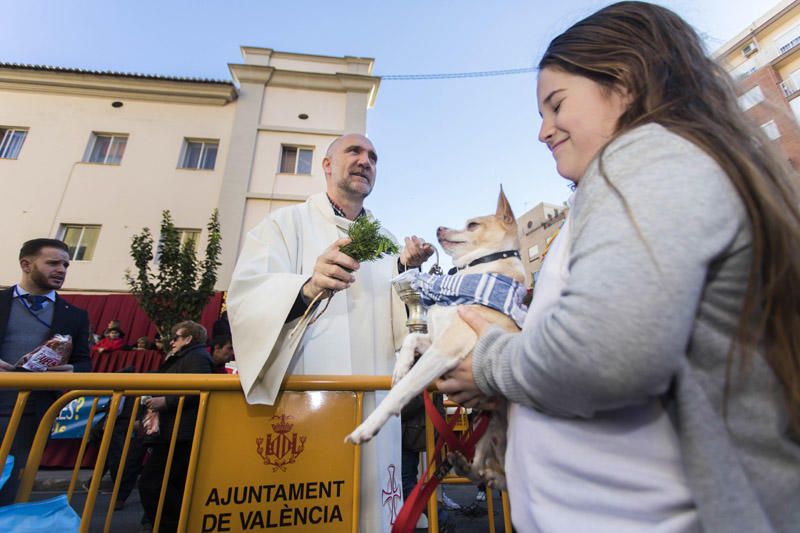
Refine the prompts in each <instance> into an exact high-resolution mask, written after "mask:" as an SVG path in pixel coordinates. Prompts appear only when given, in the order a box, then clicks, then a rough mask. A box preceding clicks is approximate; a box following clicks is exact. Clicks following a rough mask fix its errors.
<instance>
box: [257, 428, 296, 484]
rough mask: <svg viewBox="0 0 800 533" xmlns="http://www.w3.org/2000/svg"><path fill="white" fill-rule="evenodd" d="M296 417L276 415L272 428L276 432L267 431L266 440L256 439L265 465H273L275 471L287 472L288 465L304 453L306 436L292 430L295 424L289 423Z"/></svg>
mask: <svg viewBox="0 0 800 533" xmlns="http://www.w3.org/2000/svg"><path fill="white" fill-rule="evenodd" d="M293 418H294V417H292V416H287V415H285V414H283V415H275V416H273V417H272V421H273V422H272V429H273V430H275V433H267V434H266V435H265V436H266V442H265V439H264V438H263V437H259V438H257V439H256V451H257V452H258V455H259V456H261V459H263V460H264V464H265V465H269V466H271V467H272V471H273V472H277V471H278V470H281V471H282V472H286V465H289V464H292V463H294V462H295V461H296V460H297V457H298V456H299V455H300V454H301V453H303V450H304V449H305V444H306V437H304V436H302V435H298V434H297V432H293V433H291V434H290V433H289V432H290V431H292V426H294V424H291V423H289V421H290V420H292V419H293Z"/></svg>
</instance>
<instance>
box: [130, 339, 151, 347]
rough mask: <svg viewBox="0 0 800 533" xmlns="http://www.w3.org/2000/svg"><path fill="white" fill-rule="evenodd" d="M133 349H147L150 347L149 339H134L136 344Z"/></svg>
mask: <svg viewBox="0 0 800 533" xmlns="http://www.w3.org/2000/svg"><path fill="white" fill-rule="evenodd" d="M133 349H134V350H149V349H150V339H148V338H147V337H139V338H138V339H136V346H135V347H134V348H133Z"/></svg>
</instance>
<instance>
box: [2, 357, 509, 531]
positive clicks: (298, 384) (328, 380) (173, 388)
mask: <svg viewBox="0 0 800 533" xmlns="http://www.w3.org/2000/svg"><path fill="white" fill-rule="evenodd" d="M390 387H391V378H390V377H379V376H296V377H289V378H287V379H286V380H285V381H284V386H283V389H282V390H283V391H294V392H311V391H349V392H355V393H356V412H355V416H356V420H362V419H363V395H364V392H368V391H375V390H387V389H389V388H390ZM3 389H4V390H16V391H18V395H17V401H16V405H15V407H14V410H13V413H12V415H11V417H10V419H9V422H8V425H7V430H6V434H5V435H4V437H3V441H2V445H0V465H3V464H5V461H6V458H7V457H8V455H9V452H10V450H11V445H12V442H13V439H14V436H15V433H16V431H17V428H18V427H19V423H20V420H21V419H22V416H23V412H24V409H25V406H26V404H27V402H28V399H29V397H30V393H31V391H36V390H50V391H52V390H56V391H66V392H64V393H63V394H62V395H61V396H60V397H59V398H58V399H57V400H56V401H55V402H54V403H53V404H52V405H51V406H50V407H49V408H48V409H47V411H46V414H45V415H44V417H43V418H42V419H41V421H40V422H39V427H38V430H37V432H36V435H35V437H34V441H33V445H32V447H31V449H30V452H29V455H28V461H27V464H26V465H25V466H24V471H23V474H22V477H21V482H20V486H19V489H18V492H17V495H16V501H17V502H26V501H29V499H30V496H31V492H32V490H33V486H34V482H35V480H36V475H37V473H38V470H39V466H40V463H41V457H42V453H43V452H44V449H45V446H46V444H47V440H48V438H49V436H50V430H51V428H52V426H53V423H54V421H55V419H56V417H57V416H58V414H59V413H60V411H61V409H62V408H63V407H64V406H66V405H67V404H68V403H69V402H70V401H72V400H73V399H75V398H78V397H81V396H87V397H94V398H95V399H94V401H93V403H92V407H91V410H90V413H89V416H88V420H89V421H90V422H89V423H87V425H86V429H85V431H84V434H83V439H82V441H81V444H80V449H79V451H78V457H77V459H76V461H75V465H74V467H73V470H72V475H71V478H70V482H69V486H68V489H67V498H68V500H71V499H72V497H73V494H74V491H75V486H76V484H77V480H78V474H79V470H80V466H81V464H82V462H83V458H84V455H85V452H86V448H87V444H88V441H89V436H90V433H91V429H92V424H91V421H92V420H93V419H94V415H95V413H96V409H97V401H98V398H99V397H100V396H108V397H110V398H111V401H110V406H109V408H108V411H107V419H106V421H105V430H104V432H103V438H102V440H101V442H100V446H99V450H98V454H97V459H96V461H95V466H94V469H93V472H92V479H91V484H90V485H89V490H88V494H87V497H86V502H85V504H84V507H83V510H82V513H81V526H80V531H81V532H82V533H84V532H88V531H89V527H90V524H91V520H92V514H93V511H94V507H95V504H96V501H97V495H98V492H99V489H100V482H101V479H102V474H103V469H104V465H105V463H106V460H107V458H108V452H109V447H110V444H111V437H112V432H113V428H114V426H115V424H116V420H117V416H118V411H119V407H120V402H121V400H122V397H123V396H125V397H130V398H132V399H133V401H134V405H133V408H132V413H131V417H130V421H129V423H128V427H127V432H126V435H125V441H124V447H123V452H122V456H121V458H120V464H119V466H118V470H117V473H116V476H115V482H114V488H113V491H112V494H111V500H110V502H109V505H108V511H107V513H106V520H105V525H104V529H103V531H104V532H108V531H110V528H111V522H112V517H113V512H114V506H115V503H116V500H117V496H118V492H119V488H120V483H121V481H122V477H123V476H122V473H123V470H124V468H125V461H126V458H127V455H128V450H129V445H130V441H131V436H132V434H133V431H134V424H135V421H136V420H137V412H138V410H139V403H140V402H139V399H140V397H141V396H143V395H148V396H162V395H171V396H180V399H179V402H178V408H177V412H176V415H175V420H174V423H173V430H172V432H171V434H172V435H171V440H170V443H169V452H168V459H167V467H166V471H165V472H164V477H163V481H162V486H161V494H160V497H159V503H158V510H157V513H156V520H155V523H154V525H153V532H154V533H157V532H158V528H159V523H160V520H161V515H162V508H163V503H164V495H165V492H166V489H167V480H168V479H169V475H170V468H171V465H172V459H173V453H174V450H175V445H176V441H177V435H178V430H177V429H178V428H179V425H180V419H181V415H182V414H183V407H184V400H185V398H186V397H187V396H197V397H198V398H199V403H198V410H197V418H196V423H195V428H194V436H193V440H192V446H191V453H190V458H189V468H188V473H187V477H186V484H185V490H184V498H183V502H182V506H181V511H180V518H179V523H178V531H186V529H187V527H188V524H189V506H190V500H191V498H190V495H191V494H192V488H193V485H194V483H195V479H196V477H197V472H198V457H199V455H200V446H198V445H197V444H198V442H199V440H200V436H201V435H202V432H203V426H204V423H205V420H206V412H207V408H208V402H209V396H210V395H212V394H214V393H215V392H222V391H227V392H229V391H240V390H241V388H240V384H239V379H238V377H237V376H229V375H221V374H120V373H107V374H106V373H95V374H92V373H81V374H77V373H76V374H68V373H42V374H31V373H14V372H7V373H0V390H3ZM433 439H434V432H433V425H432V424H431V423H430V422H429V421H428V420H427V419H426V446H427V454H426V455H427V457H431V454H432V453H433V450H434V449H435V443H434V440H433ZM353 448H354V451H353V453H354V463H353V503H352V516H353V526H352V531H353V532H357V531H358V518H357V517H358V516H359V491H360V473H361V462H360V449H359V447H358V446H354V447H353ZM201 468H202V467H201ZM444 482H445V483H457V484H465V483H467V484H468V483H471V481H470V480H468V479H466V478H459V477H455V476H448V477H447V478H446V479H445V481H444ZM492 492H493V491H492V490H490V489H487V492H486V495H487V508H488V512H489V515H488V518H489V531H490V532H491V533H494V530H495V528H494V518H493V517H494V511H493V509H494V508H493V501H492ZM502 507H503V512H504V524H505V530H506V531H507V532H510V531H511V523H510V518H509V517H510V512H509V506H508V498H507V495H506V494H505V493H503V494H502ZM428 517H429V521H428V523H429V529H428V530H429V531H431V532H435V531H438V517H437V501H436V497H435V495H434V496H433V497H431V499H430V501H429V502H428Z"/></svg>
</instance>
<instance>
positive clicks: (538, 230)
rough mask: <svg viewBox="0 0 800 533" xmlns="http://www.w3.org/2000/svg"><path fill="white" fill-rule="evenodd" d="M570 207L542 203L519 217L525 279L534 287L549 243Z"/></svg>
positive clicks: (527, 283)
mask: <svg viewBox="0 0 800 533" xmlns="http://www.w3.org/2000/svg"><path fill="white" fill-rule="evenodd" d="M568 211H569V208H568V207H567V206H566V205H555V204H547V203H544V202H543V203H540V204H539V205H537V206H536V207H534V208H533V209H531V210H530V211H527V212H526V213H524V214H523V215H522V216H520V217H519V218H518V219H517V226H518V228H519V243H520V244H519V253H520V256H521V257H522V262H523V264H524V265H525V279H526V285H527V286H528V287H533V285H534V282H535V280H536V274H537V273H538V272H539V269H541V268H542V259H543V254H544V252H545V250H546V249H547V245H548V244H550V241H551V240H552V239H553V236H554V235H555V234H556V232H557V231H558V229H559V228H560V227H561V224H562V222H563V221H564V220H565V219H566V216H567V212H568Z"/></svg>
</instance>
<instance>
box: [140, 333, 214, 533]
mask: <svg viewBox="0 0 800 533" xmlns="http://www.w3.org/2000/svg"><path fill="white" fill-rule="evenodd" d="M206 342H207V334H206V328H204V327H203V326H202V325H200V324H198V323H197V322H193V321H191V320H186V321H184V322H180V323H178V324H176V325H175V326H173V328H172V341H171V343H170V345H171V348H172V349H171V351H170V353H169V355H168V356H167V358H166V360H165V361H164V364H163V365H161V368H160V369H159V370H158V373H160V374H211V373H213V372H214V362H213V361H212V360H211V356H210V355H209V353H208V347H207V346H206ZM178 401H179V397H178V396H154V397H152V398H149V399H147V400H145V402H144V404H145V406H146V407H147V408H148V409H151V410H153V411H157V412H158V413H159V427H160V433H159V435H158V436H157V438H155V439H154V440H152V441H151V442H150V443H149V446H150V458H149V460H148V462H147V464H146V465H145V466H144V469H143V470H142V474H141V478H140V479H139V494H140V496H141V500H142V507H143V508H144V511H145V515H146V517H147V519H148V520H149V522H150V523H151V524H153V523H155V517H156V510H157V508H158V500H159V496H160V493H161V483H162V481H163V477H164V471H165V469H166V466H167V458H168V454H169V448H170V439H171V437H172V431H173V425H174V421H175V415H176V413H177V409H178ZM197 407H198V398H197V396H191V395H190V396H187V397H186V399H185V400H184V403H183V412H182V413H181V420H180V424H179V426H178V428H177V432H178V434H177V437H176V442H175V453H174V456H173V459H172V466H171V469H170V476H169V480H168V481H167V490H166V495H165V496H164V507H163V512H162V515H161V524H160V527H159V531H162V532H173V531H175V530H176V529H177V527H178V518H179V516H180V510H181V502H182V501H183V489H184V484H185V482H186V474H187V472H188V468H189V455H190V453H191V450H192V438H193V437H194V424H195V421H196V420H197Z"/></svg>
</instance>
